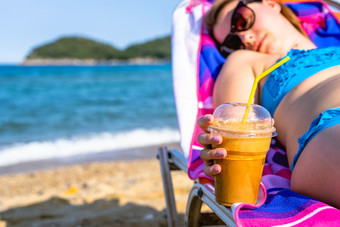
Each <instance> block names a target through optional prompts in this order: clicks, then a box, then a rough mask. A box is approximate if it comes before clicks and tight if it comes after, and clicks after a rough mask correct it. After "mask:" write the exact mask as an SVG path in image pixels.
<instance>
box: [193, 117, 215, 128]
mask: <svg viewBox="0 0 340 227" xmlns="http://www.w3.org/2000/svg"><path fill="white" fill-rule="evenodd" d="M213 122H214V116H213V115H212V114H206V115H203V116H201V117H200V118H199V119H198V120H197V124H198V126H200V128H201V129H202V130H203V131H205V132H208V126H209V125H211V124H212V123H213Z"/></svg>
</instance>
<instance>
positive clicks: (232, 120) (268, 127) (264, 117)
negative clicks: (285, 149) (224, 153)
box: [208, 103, 276, 137]
mask: <svg viewBox="0 0 340 227" xmlns="http://www.w3.org/2000/svg"><path fill="white" fill-rule="evenodd" d="M246 108H247V104H244V103H225V104H222V105H220V106H219V107H217V108H216V110H215V111H214V116H215V121H214V124H213V125H211V126H209V127H208V130H209V131H210V132H213V133H220V134H222V135H227V136H228V135H233V136H238V137H272V136H275V135H276V129H275V128H274V120H273V119H272V117H271V116H270V113H269V112H268V110H266V109H265V108H264V107H262V106H260V105H256V104H253V105H251V107H250V110H249V114H248V117H247V120H246V123H245V124H243V123H242V120H243V116H244V113H245V111H246Z"/></svg>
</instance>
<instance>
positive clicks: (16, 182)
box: [0, 144, 193, 227]
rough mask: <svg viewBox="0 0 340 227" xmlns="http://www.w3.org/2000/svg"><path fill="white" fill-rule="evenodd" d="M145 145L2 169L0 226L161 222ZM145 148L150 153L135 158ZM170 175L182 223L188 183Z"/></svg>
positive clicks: (157, 186) (156, 182)
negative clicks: (95, 156) (64, 160)
mask: <svg viewBox="0 0 340 227" xmlns="http://www.w3.org/2000/svg"><path fill="white" fill-rule="evenodd" d="M174 146H176V147H178V144H177V145H176V144H175V145H174ZM151 148H152V149H149V148H143V149H135V151H134V153H135V154H134V155H132V156H129V155H125V156H124V155H123V154H124V153H125V154H127V153H126V151H121V152H120V153H119V152H115V153H114V155H113V153H112V154H111V155H109V153H107V154H106V156H105V155H103V156H104V158H103V157H102V158H100V156H101V155H98V154H97V159H95V158H94V157H90V158H88V159H85V158H80V159H78V160H77V159H73V162H71V161H68V162H66V163H67V164H65V162H64V164H62V162H58V163H59V165H56V164H55V163H54V164H55V165H54V166H53V165H52V166H50V167H49V168H46V166H47V165H46V162H45V165H43V164H42V165H41V166H42V168H39V165H38V163H35V164H34V166H35V167H32V165H31V166H30V168H28V167H27V166H29V165H28V164H26V165H21V167H22V168H21V170H22V171H18V169H20V168H19V167H20V165H17V166H16V167H15V168H14V167H12V168H7V173H6V174H4V173H5V172H6V171H5V170H6V168H2V170H3V171H2V172H0V173H2V174H3V175H1V176H0V227H3V226H16V227H19V226H20V227H21V226H22V227H23V226H37V227H40V226H167V219H166V211H165V206H166V205H165V200H164V196H163V188H162V179H161V173H160V166H159V162H158V160H157V159H156V156H155V155H156V152H157V149H154V148H155V147H151ZM170 148H171V147H170ZM146 150H149V151H150V150H151V152H149V153H148V155H145V157H141V156H142V154H143V153H142V152H143V151H146ZM132 153H133V152H132ZM137 154H139V156H138V155H137ZM117 155H118V156H117ZM108 157H111V158H108ZM103 159H104V160H103ZM105 160H106V161H105ZM13 169H16V170H17V172H15V171H13ZM10 170H12V172H11V171H10ZM172 177H173V181H174V187H175V195H176V203H177V210H178V212H179V213H180V215H181V221H182V222H184V216H183V213H184V212H185V206H186V200H187V196H188V192H189V190H190V187H191V186H192V184H193V182H192V181H191V180H189V178H188V177H187V175H186V174H185V173H183V172H180V171H173V173H172Z"/></svg>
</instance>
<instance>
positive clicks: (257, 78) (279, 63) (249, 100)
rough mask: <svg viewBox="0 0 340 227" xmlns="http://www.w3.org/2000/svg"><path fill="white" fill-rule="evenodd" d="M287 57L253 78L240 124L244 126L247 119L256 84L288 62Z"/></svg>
mask: <svg viewBox="0 0 340 227" xmlns="http://www.w3.org/2000/svg"><path fill="white" fill-rule="evenodd" d="M289 59H290V58H289V56H287V57H285V58H284V59H282V60H281V61H279V62H278V63H276V64H275V65H273V66H272V67H270V68H269V69H267V70H266V71H264V72H263V73H261V74H260V75H258V76H257V77H255V80H254V83H253V87H252V88H251V92H250V96H249V99H248V103H247V109H246V111H245V113H244V115H243V120H242V123H243V124H245V123H246V121H247V118H248V114H249V111H250V106H251V103H252V102H253V99H254V95H255V90H256V88H257V84H258V82H259V81H260V80H261V79H262V78H263V77H265V76H267V75H268V74H269V73H271V72H272V71H274V70H275V69H276V68H278V67H280V66H281V65H282V64H284V63H285V62H287V61H288V60H289Z"/></svg>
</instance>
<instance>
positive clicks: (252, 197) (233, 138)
mask: <svg viewBox="0 0 340 227" xmlns="http://www.w3.org/2000/svg"><path fill="white" fill-rule="evenodd" d="M246 108H247V104H243V103H226V104H222V105H221V106H219V107H218V108H217V109H216V110H215V112H214V116H215V122H214V124H213V125H211V126H209V127H208V130H209V131H210V132H211V133H217V134H220V135H221V136H222V138H223V142H222V144H220V145H215V146H213V147H214V148H217V147H223V148H225V149H226V150H227V156H226V158H224V159H216V160H214V162H215V163H217V164H219V165H221V167H222V171H221V173H219V174H218V175H216V176H215V197H216V201H217V202H218V203H219V204H221V205H224V206H231V205H232V204H234V203H239V202H242V203H249V204H255V203H256V200H257V196H258V191H259V188H260V182H261V177H262V171H263V166H264V162H265V158H266V154H267V152H268V150H269V147H270V141H271V138H272V137H273V136H275V135H276V129H275V128H274V127H273V124H274V121H273V119H272V118H271V116H270V113H269V112H268V111H267V110H266V109H265V108H263V107H262V106H259V105H251V107H250V111H249V115H248V118H247V121H246V123H245V124H243V123H242V120H243V116H244V112H245V110H246Z"/></svg>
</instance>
